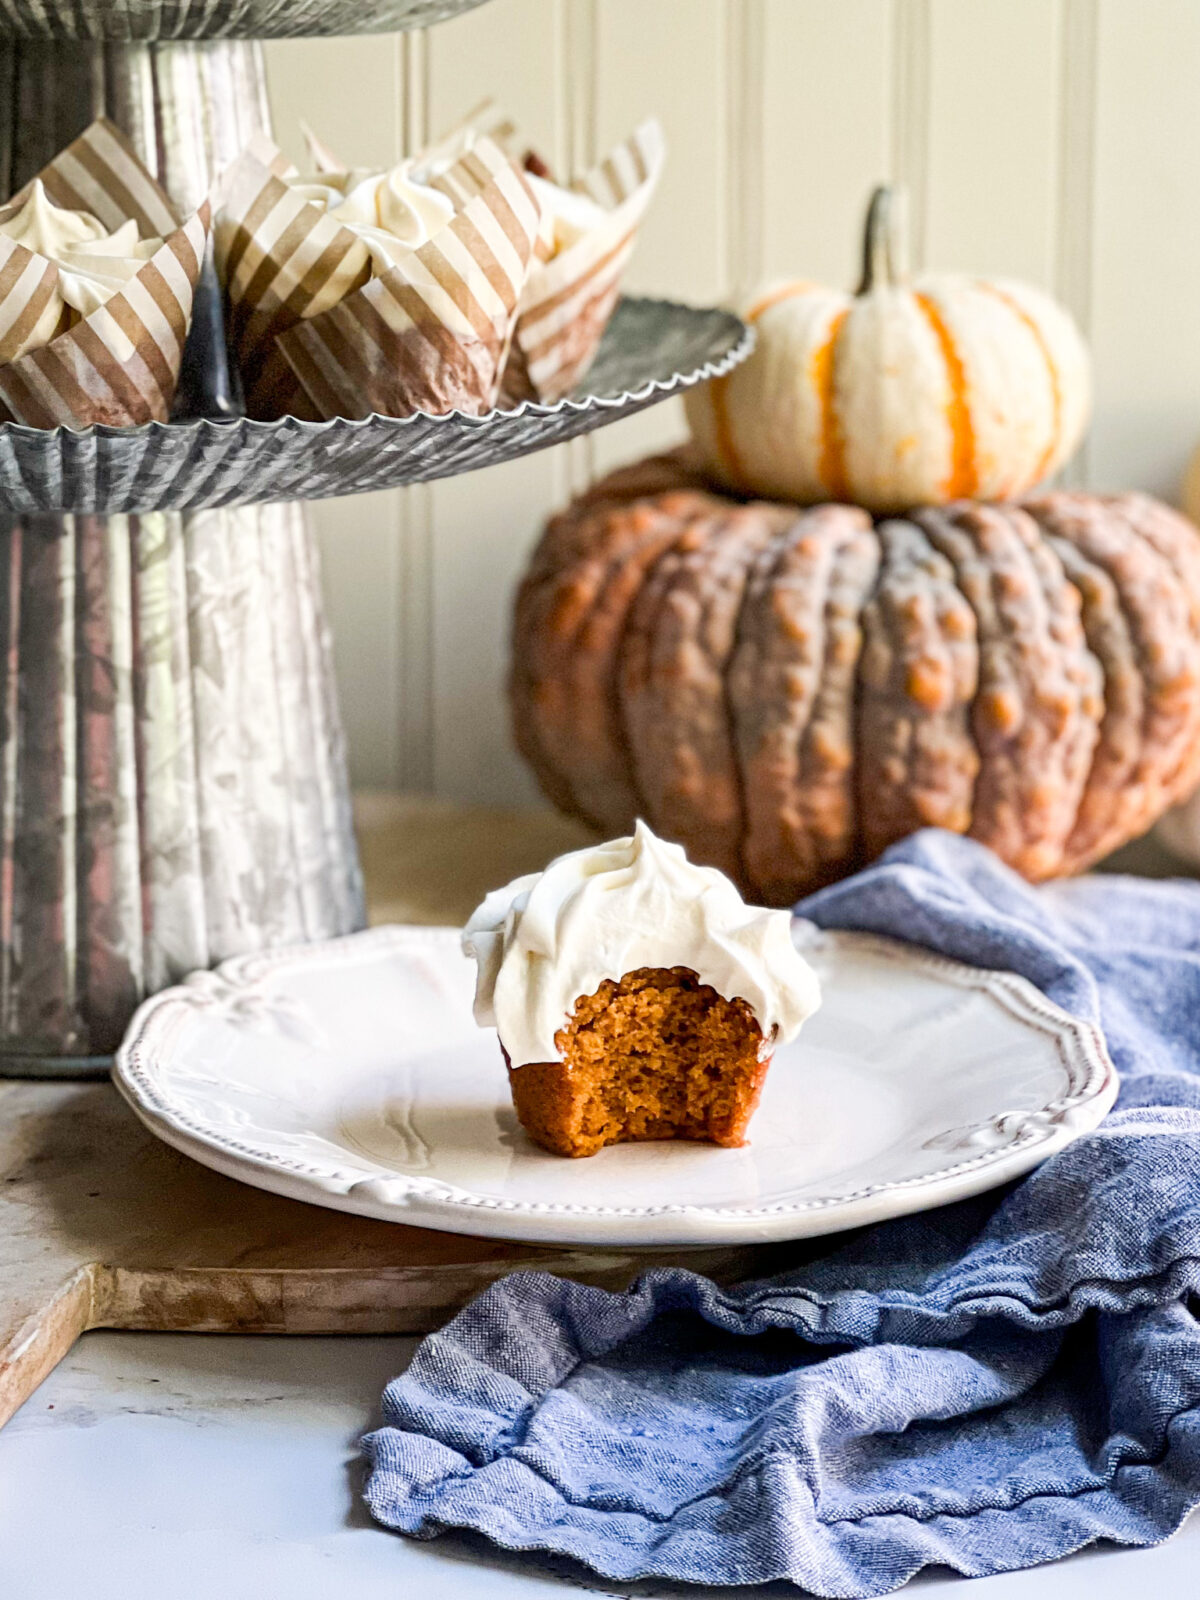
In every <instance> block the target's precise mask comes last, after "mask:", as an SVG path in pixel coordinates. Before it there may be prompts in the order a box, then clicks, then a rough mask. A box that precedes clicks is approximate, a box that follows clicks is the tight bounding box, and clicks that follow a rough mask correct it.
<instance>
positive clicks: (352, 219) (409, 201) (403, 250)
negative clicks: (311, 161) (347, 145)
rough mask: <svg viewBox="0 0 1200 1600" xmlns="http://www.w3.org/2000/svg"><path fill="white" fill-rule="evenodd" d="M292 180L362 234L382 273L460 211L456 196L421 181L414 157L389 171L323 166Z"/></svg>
mask: <svg viewBox="0 0 1200 1600" xmlns="http://www.w3.org/2000/svg"><path fill="white" fill-rule="evenodd" d="M289 182H290V184H291V187H292V188H293V189H295V190H296V191H297V193H299V194H301V195H303V196H304V198H305V199H306V200H309V201H311V202H312V203H313V204H314V205H319V206H322V207H323V208H324V210H325V211H327V212H328V213H329V215H330V216H331V217H333V218H334V219H335V220H336V221H338V222H341V223H343V224H344V225H345V226H346V227H347V228H349V229H351V230H352V232H354V233H356V234H357V235H358V237H359V238H360V239H361V240H362V242H363V243H364V244H365V245H366V247H367V249H368V250H369V251H370V252H371V261H372V264H373V266H374V269H375V272H376V273H377V274H378V273H381V272H386V271H387V270H388V268H389V267H394V266H395V265H396V264H397V262H399V261H400V259H401V257H403V256H404V255H406V254H407V253H408V251H410V250H418V249H420V247H421V246H422V245H423V244H425V243H426V241H427V240H429V239H432V238H433V236H434V234H435V233H437V232H438V231H439V230H440V229H441V228H443V227H445V225H446V223H447V222H449V221H450V219H451V218H452V217H453V216H454V203H453V201H452V200H450V199H449V198H448V197H447V196H446V195H444V194H442V193H441V191H440V190H438V189H433V188H430V187H429V185H428V184H425V183H422V182H420V181H419V179H418V178H417V176H416V175H415V172H414V164H413V163H412V162H411V161H402V162H401V163H400V164H399V165H398V166H395V167H392V168H391V170H390V171H388V172H367V171H361V170H357V169H356V170H353V171H350V172H323V173H322V174H321V175H320V176H319V177H317V178H292V179H290V180H289Z"/></svg>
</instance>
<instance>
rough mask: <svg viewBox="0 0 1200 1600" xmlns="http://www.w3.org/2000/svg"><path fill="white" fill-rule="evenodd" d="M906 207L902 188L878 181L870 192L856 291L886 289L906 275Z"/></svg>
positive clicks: (865, 292) (899, 281) (900, 281)
mask: <svg viewBox="0 0 1200 1600" xmlns="http://www.w3.org/2000/svg"><path fill="white" fill-rule="evenodd" d="M905 211H906V206H905V195H904V190H903V189H893V188H891V187H890V186H889V185H888V184H886V183H881V184H880V185H879V187H878V188H877V189H876V190H875V193H874V194H873V195H872V196H871V204H870V206H869V207H868V209H867V226H866V232H865V234H864V236H863V270H862V281H861V283H860V284H859V286H858V290H857V292H858V293H859V294H870V292H871V290H872V289H886V288H888V287H889V286H890V285H892V284H895V283H902V282H903V281H904V279H905V278H906V277H907V276H908V261H907V256H908V251H907V249H906V242H907V241H906V239H905V227H904V223H905Z"/></svg>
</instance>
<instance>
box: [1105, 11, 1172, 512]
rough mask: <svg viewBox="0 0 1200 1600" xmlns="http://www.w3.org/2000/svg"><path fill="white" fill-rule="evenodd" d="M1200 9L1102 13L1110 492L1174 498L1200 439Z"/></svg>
mask: <svg viewBox="0 0 1200 1600" xmlns="http://www.w3.org/2000/svg"><path fill="white" fill-rule="evenodd" d="M1198 94H1200V6H1198V5H1196V3H1195V0H1137V3H1136V4H1135V3H1134V0H1100V4H1099V12H1098V34H1097V78H1096V108H1095V116H1096V144H1095V157H1094V165H1095V177H1094V183H1095V190H1094V232H1093V253H1092V293H1091V299H1092V325H1091V337H1092V346H1093V351H1094V356H1095V363H1096V377H1097V384H1098V403H1097V409H1096V420H1095V423H1094V424H1093V430H1092V442H1091V449H1090V453H1089V473H1090V477H1091V479H1092V481H1093V482H1094V483H1095V484H1096V485H1097V486H1098V487H1101V488H1109V489H1111V488H1118V487H1126V486H1130V485H1136V486H1137V487H1140V488H1145V489H1149V490H1151V491H1152V492H1154V493H1157V494H1163V495H1167V496H1172V495H1174V494H1176V493H1177V491H1178V487H1179V480H1180V477H1181V475H1182V472H1183V467H1184V463H1185V461H1186V459H1187V456H1188V453H1189V452H1190V451H1191V449H1192V448H1193V446H1194V445H1195V443H1196V440H1197V436H1198V435H1200V292H1198V288H1197V262H1198V261H1200V207H1198V206H1197V193H1198V183H1197V178H1198V175H1200V110H1198Z"/></svg>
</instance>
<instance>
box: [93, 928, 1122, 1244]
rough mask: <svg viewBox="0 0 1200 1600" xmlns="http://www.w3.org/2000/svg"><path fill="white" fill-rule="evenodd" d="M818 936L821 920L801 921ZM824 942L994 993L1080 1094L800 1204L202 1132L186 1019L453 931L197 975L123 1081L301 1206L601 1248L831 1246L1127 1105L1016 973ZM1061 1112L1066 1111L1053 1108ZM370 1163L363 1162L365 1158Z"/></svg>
mask: <svg viewBox="0 0 1200 1600" xmlns="http://www.w3.org/2000/svg"><path fill="white" fill-rule="evenodd" d="M801 926H802V928H803V929H804V930H805V931H806V932H807V930H809V929H811V928H812V925H811V924H801ZM809 937H810V939H811V940H812V941H813V942H814V943H817V944H819V945H820V946H821V948H822V952H823V954H824V955H825V956H826V957H827V958H830V959H836V958H837V954H838V952H839V950H845V951H848V952H853V951H854V950H859V951H866V952H870V953H874V954H879V955H882V956H885V957H887V958H889V959H891V960H896V961H899V962H901V963H903V964H905V965H907V966H909V967H912V968H914V969H916V970H919V971H924V972H926V973H928V974H931V975H933V976H936V977H939V978H940V979H941V980H942V981H944V982H948V983H950V984H951V985H953V986H954V987H959V988H963V987H965V988H970V989H978V990H983V991H985V992H987V993H989V994H990V995H992V996H993V997H994V998H995V999H996V1000H997V1001H998V1002H999V1003H1000V1005H1001V1007H1002V1008H1003V1009H1004V1010H1005V1011H1007V1012H1008V1013H1009V1015H1010V1016H1012V1017H1014V1018H1015V1019H1016V1020H1017V1021H1018V1022H1023V1023H1025V1024H1027V1025H1031V1026H1035V1027H1038V1028H1039V1030H1042V1031H1048V1032H1050V1033H1051V1034H1052V1035H1053V1037H1054V1039H1055V1042H1056V1046H1057V1049H1058V1052H1059V1055H1060V1057H1061V1058H1062V1061H1063V1065H1064V1068H1065V1070H1066V1071H1067V1074H1068V1081H1069V1083H1070V1084H1071V1088H1072V1092H1071V1093H1070V1094H1069V1095H1068V1096H1065V1097H1063V1099H1062V1100H1061V1101H1060V1102H1057V1103H1056V1102H1054V1101H1051V1102H1049V1105H1048V1106H1047V1108H1045V1110H1044V1111H1035V1112H1033V1113H1028V1114H1026V1121H1032V1122H1036V1120H1037V1118H1038V1117H1039V1116H1045V1117H1046V1120H1045V1123H1044V1125H1043V1126H1041V1127H1040V1128H1038V1129H1035V1131H1034V1132H1033V1133H1031V1134H1023V1133H1021V1132H1018V1133H1017V1134H1016V1135H1015V1136H1014V1137H1013V1138H1012V1139H1011V1140H1010V1142H1009V1143H1007V1144H1004V1145H1001V1146H1000V1147H999V1148H993V1149H986V1150H983V1151H982V1152H978V1153H976V1154H974V1155H972V1156H970V1157H969V1158H967V1159H965V1160H958V1161H950V1162H948V1163H947V1165H946V1166H945V1167H944V1168H941V1169H939V1170H938V1171H936V1172H934V1173H929V1174H924V1175H921V1176H918V1177H914V1178H907V1179H900V1180H895V1181H891V1182H887V1183H882V1184H879V1185H875V1186H871V1185H868V1186H866V1187H864V1188H862V1189H860V1190H856V1191H854V1192H852V1193H850V1194H844V1193H842V1194H837V1195H832V1196H829V1197H825V1198H817V1199H809V1200H805V1201H799V1202H788V1203H784V1202H781V1203H777V1204H760V1205H757V1206H737V1207H727V1206H726V1207H722V1206H714V1205H703V1204H673V1205H650V1206H634V1207H630V1206H617V1205H611V1206H610V1205H602V1206H579V1205H562V1204H554V1203H549V1204H539V1203H534V1202H518V1201H511V1200H510V1201H504V1200H499V1199H496V1198H495V1197H492V1196H484V1195H472V1194H471V1193H470V1192H469V1191H464V1190H461V1189H456V1188H455V1187H454V1186H452V1185H449V1184H447V1183H445V1182H443V1181H440V1180H432V1179H428V1178H422V1177H421V1176H420V1175H416V1174H412V1175H403V1174H396V1173H395V1172H389V1171H388V1170H387V1169H386V1168H384V1167H383V1166H380V1167H379V1168H378V1172H379V1176H378V1177H376V1178H372V1179H363V1178H362V1176H361V1175H358V1176H356V1177H355V1178H354V1179H353V1181H347V1180H346V1177H345V1175H339V1174H338V1172H337V1169H336V1165H335V1164H333V1163H332V1162H331V1163H322V1164H319V1165H318V1164H313V1163H312V1162H311V1161H310V1162H297V1161H295V1160H294V1159H291V1158H287V1159H285V1158H283V1157H281V1156H280V1155H278V1154H277V1153H272V1152H270V1151H269V1150H263V1149H259V1150H258V1151H257V1152H255V1151H252V1150H250V1149H248V1148H247V1147H246V1146H245V1145H241V1144H238V1143H237V1142H236V1141H234V1140H232V1139H231V1138H230V1137H229V1136H228V1135H226V1134H225V1133H224V1131H223V1130H221V1129H217V1128H213V1127H211V1126H210V1127H207V1128H205V1127H202V1126H199V1125H197V1124H196V1123H195V1122H194V1121H193V1119H192V1118H191V1117H190V1116H188V1115H186V1114H183V1113H180V1112H179V1111H178V1109H177V1108H175V1107H174V1106H173V1105H172V1103H171V1099H170V1096H169V1094H168V1093H165V1092H164V1090H163V1086H162V1078H161V1071H160V1072H159V1073H158V1075H157V1076H156V1071H155V1067H154V1066H153V1065H151V1064H150V1063H151V1062H152V1061H153V1059H154V1051H155V1050H156V1049H159V1048H162V1045H163V1043H164V1042H165V1039H166V1038H169V1036H170V1034H171V1032H172V1030H173V1028H174V1027H176V1026H178V1025H179V1023H180V1021H181V1020H182V1018H181V1010H182V1013H183V1014H184V1015H186V1014H187V1013H194V1012H195V1011H196V1010H197V1009H198V1008H203V1007H206V1006H209V1005H212V1004H214V1003H227V1002H228V1000H229V999H230V997H231V996H232V995H241V996H247V995H249V996H253V995H254V994H255V992H256V990H257V989H258V988H259V987H260V986H263V985H265V984H266V983H267V982H268V981H269V980H270V979H271V978H272V977H273V976H274V975H275V974H276V973H278V972H279V971H280V970H281V969H284V970H296V969H299V968H303V967H304V966H305V965H318V966H324V965H328V964H329V963H330V962H331V961H333V962H338V963H340V962H354V961H355V960H359V959H361V960H364V961H365V960H367V959H374V958H375V957H376V955H377V953H378V951H379V950H380V948H381V947H382V948H388V947H393V948H394V947H397V946H399V947H401V948H404V947H410V948H411V947H414V946H418V945H422V944H424V945H433V946H435V947H446V948H449V947H450V946H451V945H453V946H454V948H455V949H456V948H457V940H458V932H457V930H456V929H452V928H437V927H405V926H399V925H398V926H392V927H381V928H371V929H367V930H365V931H363V932H361V933H356V934H350V935H347V936H345V937H343V938H341V939H336V940H330V941H325V942H322V943H318V944H313V945H305V946H299V947H293V948H290V949H287V950H281V951H264V952H255V953H252V954H248V955H243V956H235V957H233V958H232V959H231V960H229V961H226V962H224V963H222V965H221V966H220V967H218V968H217V969H216V970H215V971H213V972H202V973H198V974H194V975H193V976H192V977H191V978H189V979H188V980H186V981H185V982H184V983H183V984H179V985H176V986H174V987H172V988H169V989H166V990H163V991H161V992H160V993H159V994H157V995H154V996H152V997H151V998H150V999H149V1000H147V1001H145V1002H144V1003H143V1005H142V1006H141V1007H140V1009H139V1010H138V1012H137V1014H136V1015H135V1017H134V1019H133V1021H132V1023H131V1024H130V1028H129V1031H128V1033H127V1034H126V1037H125V1040H124V1042H123V1043H122V1045H121V1047H120V1049H119V1051H118V1052H117V1056H116V1060H115V1062H114V1067H113V1081H114V1083H115V1084H116V1087H117V1088H118V1090H119V1091H120V1092H121V1094H122V1095H123V1096H124V1098H125V1099H126V1101H127V1102H128V1103H129V1105H130V1106H131V1107H132V1109H133V1110H134V1112H135V1113H136V1114H137V1116H138V1117H139V1118H140V1119H141V1121H142V1122H143V1123H144V1124H145V1125H146V1126H147V1127H148V1128H149V1129H150V1130H151V1132H153V1133H154V1134H156V1135H157V1136H158V1137H159V1138H161V1139H162V1140H164V1142H166V1143H167V1144H169V1145H171V1146H172V1147H174V1148H175V1149H177V1150H179V1151H181V1152H182V1153H183V1154H185V1155H188V1156H191V1157H192V1158H193V1159H195V1160H198V1161H200V1162H202V1163H203V1164H205V1165H207V1166H210V1167H212V1168H214V1169H215V1170H216V1171H218V1172H221V1173H224V1174H225V1175H226V1176H227V1177H231V1178H235V1179H238V1180H240V1181H243V1182H248V1183H251V1184H253V1185H256V1186H257V1187H260V1188H263V1189H267V1190H269V1191H271V1192H273V1193H276V1194H282V1195H285V1196H288V1197H290V1198H292V1199H297V1200H302V1201H306V1202H308V1203H315V1204H319V1205H325V1206H328V1207H331V1208H333V1209H335V1210H343V1211H349V1212H352V1213H356V1214H359V1215H365V1216H371V1217H376V1218H380V1219H383V1220H390V1221H396V1222H401V1223H406V1224H408V1225H410V1226H421V1227H429V1228H434V1229H440V1230H442V1231H446V1232H451V1233H463V1234H469V1235H476V1236H479V1237H485V1238H493V1239H514V1240H521V1241H524V1242H528V1243H534V1244H538V1243H542V1244H551V1245H562V1244H575V1245H593V1246H596V1247H601V1248H603V1247H608V1246H621V1247H626V1248H628V1247H631V1246H632V1247H637V1246H639V1245H641V1246H646V1247H650V1246H659V1247H661V1246H663V1245H679V1246H697V1247H699V1246H703V1245H721V1244H732V1243H739V1242H741V1243H766V1242H775V1241H782V1240H787V1239H798V1238H807V1237H817V1236H820V1235H824V1234H829V1233H835V1232H840V1231H842V1230H844V1229H847V1228H854V1227H860V1226H863V1225H865V1224H868V1223H873V1222H877V1221H882V1220H884V1219H886V1218H889V1217H895V1216H902V1215H906V1214H910V1213H912V1212H915V1211H922V1210H926V1209H929V1208H931V1207H933V1206H938V1205H944V1204H947V1203H949V1202H950V1201H953V1200H959V1199H965V1198H968V1197H970V1196H972V1195H976V1194H979V1193H982V1192H984V1191H985V1190H988V1189H991V1188H994V1187H996V1186H997V1185H999V1184H1002V1183H1005V1182H1007V1181H1008V1180H1009V1179H1011V1178H1014V1177H1018V1176H1021V1175H1022V1174H1023V1173H1025V1172H1028V1171H1029V1170H1030V1169H1031V1168H1032V1167H1034V1166H1036V1165H1038V1164H1039V1163H1040V1162H1042V1161H1044V1160H1045V1159H1046V1158H1047V1157H1048V1156H1050V1155H1052V1154H1054V1153H1055V1152H1056V1151H1057V1150H1059V1149H1062V1148H1063V1147H1065V1145H1067V1144H1069V1143H1070V1142H1071V1141H1072V1140H1073V1139H1075V1138H1077V1137H1079V1135H1080V1134H1082V1133H1086V1132H1089V1131H1090V1130H1091V1129H1092V1128H1094V1127H1095V1126H1096V1125H1097V1124H1098V1123H1099V1122H1100V1121H1101V1119H1102V1118H1103V1116H1104V1115H1105V1113H1106V1112H1107V1111H1108V1109H1109V1108H1110V1107H1111V1105H1112V1103H1113V1100H1114V1099H1115V1098H1116V1093H1117V1088H1118V1082H1117V1074H1116V1069H1115V1067H1114V1066H1113V1063H1112V1061H1111V1059H1110V1057H1109V1055H1108V1051H1107V1047H1106V1045H1105V1043H1104V1039H1103V1036H1102V1034H1101V1033H1100V1030H1099V1029H1098V1028H1097V1027H1096V1026H1094V1025H1093V1024H1091V1023H1089V1022H1086V1021H1083V1020H1082V1019H1079V1018H1076V1017H1072V1016H1070V1015H1069V1014H1068V1013H1067V1012H1065V1011H1063V1010H1062V1009H1061V1008H1060V1007H1058V1006H1056V1005H1055V1004H1054V1003H1053V1002H1052V1001H1050V1000H1048V999H1047V998H1046V996H1045V995H1043V994H1042V993H1041V991H1040V990H1038V989H1037V988H1035V987H1034V985H1033V984H1031V983H1029V982H1028V981H1027V980H1026V979H1024V978H1021V977H1019V976H1018V975H1017V974H1015V973H1011V972H999V971H994V970H988V969H984V968H977V967H969V966H966V965H964V964H962V963H959V962H955V961H952V960H949V959H948V958H946V957H943V956H939V955H936V954H934V953H933V952H930V951H926V950H923V949H920V948H919V947H917V946H912V945H907V944H904V943H902V942H900V941H898V940H894V939H886V938H882V937H880V936H878V935H874V934H865V933H854V932H832V933H831V932H818V931H817V930H815V929H812V932H811V934H810V935H809ZM1052 1108H1053V1114H1052V1115H1049V1112H1050V1111H1051V1109H1052ZM358 1159H361V1157H359V1158H358Z"/></svg>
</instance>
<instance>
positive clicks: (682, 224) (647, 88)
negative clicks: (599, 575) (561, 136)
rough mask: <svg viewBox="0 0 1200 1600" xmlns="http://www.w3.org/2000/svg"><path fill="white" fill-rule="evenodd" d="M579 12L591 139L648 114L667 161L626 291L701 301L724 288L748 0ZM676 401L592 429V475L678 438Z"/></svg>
mask: <svg viewBox="0 0 1200 1600" xmlns="http://www.w3.org/2000/svg"><path fill="white" fill-rule="evenodd" d="M572 3H578V4H580V5H581V9H584V10H588V9H590V10H591V12H592V15H593V18H594V24H593V30H592V37H593V40H594V46H593V63H594V71H593V78H592V85H591V91H590V94H591V104H590V107H589V108H588V109H589V110H590V113H591V115H590V120H591V124H592V126H591V142H592V149H593V152H594V154H595V156H597V157H599V156H602V155H603V154H604V152H605V151H606V150H608V149H609V148H611V146H612V145H613V144H615V143H616V141H617V140H618V139H623V138H624V137H625V135H626V134H627V133H629V132H630V131H631V130H632V129H633V128H635V127H636V126H637V124H638V123H639V122H641V121H642V119H643V118H644V117H647V116H650V115H651V114H653V115H655V116H657V117H658V119H659V121H660V122H661V123H662V125H663V128H664V130H665V132H666V136H667V164H666V168H665V170H664V172H663V177H662V181H661V184H660V186H659V190H658V193H657V195H656V196H655V200H654V204H653V206H652V207H651V210H650V213H649V215H648V216H647V218H646V221H645V223H644V224H643V226H642V228H641V231H640V233H639V235H638V245H637V252H636V254H635V255H634V258H633V262H632V264H631V266H630V270H629V275H628V278H627V279H626V284H627V287H628V288H629V290H630V291H631V292H632V293H634V294H650V295H662V296H664V297H666V298H667V299H671V300H687V301H692V302H694V303H696V304H701V305H707V304H712V303H714V302H716V301H720V300H723V299H725V298H726V297H727V295H728V293H729V277H730V274H729V227H728V192H729V169H728V140H727V136H726V135H727V127H728V115H729V95H730V82H729V73H730V68H731V55H734V54H736V49H737V44H738V35H739V33H740V29H741V25H742V16H743V15H746V14H749V13H751V12H752V11H753V9H754V7H755V6H756V4H757V3H758V0H731V3H730V0H651V3H650V4H647V3H646V0H572ZM686 434H687V428H686V424H685V423H684V419H683V408H682V406H681V405H680V404H679V403H678V402H677V401H668V402H667V403H666V404H665V405H661V406H656V407H655V408H654V409H653V410H651V411H648V412H646V413H645V414H644V415H643V416H640V417H636V418H632V419H630V420H629V421H628V422H624V423H621V424H619V425H618V426H616V427H614V428H611V429H606V430H603V431H602V432H600V433H598V434H596V435H595V437H594V438H593V439H592V440H591V441H590V444H589V446H588V455H589V457H590V460H591V463H592V465H593V468H594V470H595V471H597V472H604V471H607V470H608V469H609V468H610V467H613V466H617V465H620V464H621V463H623V462H626V461H631V460H633V459H635V458H636V457H637V456H639V455H645V454H646V453H647V452H649V451H651V450H663V449H668V448H670V446H672V445H674V444H677V443H679V441H680V440H681V439H683V438H685V437H686Z"/></svg>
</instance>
